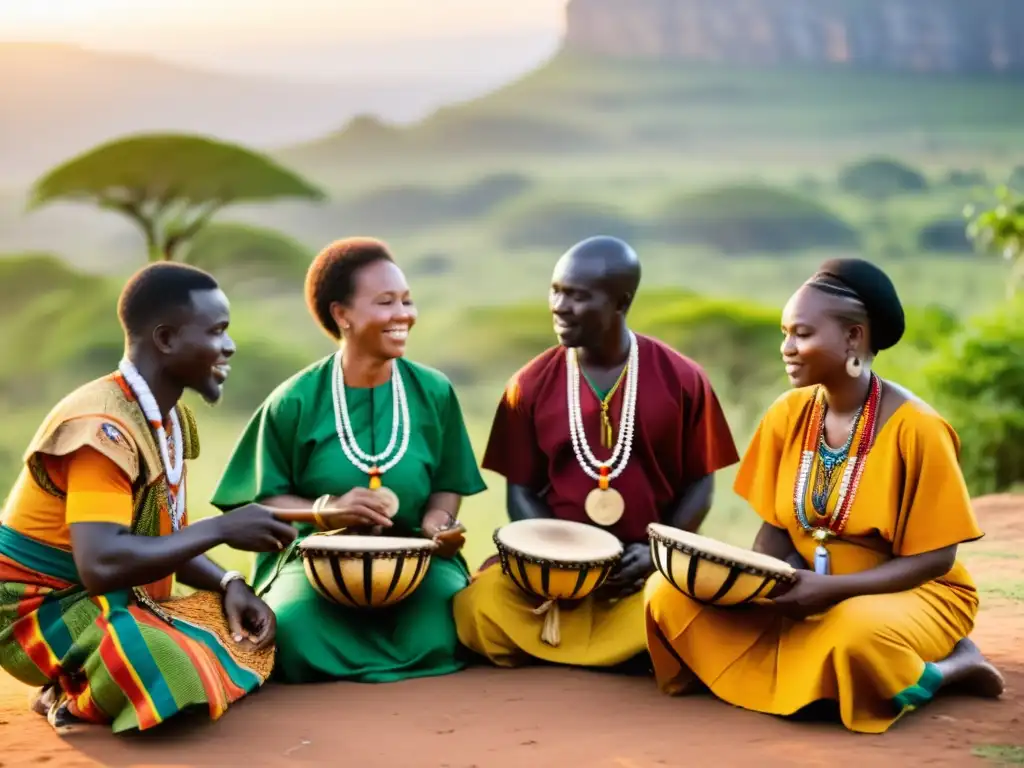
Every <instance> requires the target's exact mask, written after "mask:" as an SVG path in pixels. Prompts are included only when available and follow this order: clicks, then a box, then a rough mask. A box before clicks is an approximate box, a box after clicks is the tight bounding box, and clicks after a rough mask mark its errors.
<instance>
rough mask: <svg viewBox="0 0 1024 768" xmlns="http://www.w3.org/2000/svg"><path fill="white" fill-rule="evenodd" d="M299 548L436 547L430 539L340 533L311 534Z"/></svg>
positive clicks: (377, 549) (387, 549)
mask: <svg viewBox="0 0 1024 768" xmlns="http://www.w3.org/2000/svg"><path fill="white" fill-rule="evenodd" d="M299 548H300V549H315V550H319V551H322V552H351V553H352V554H355V555H358V554H361V553H363V552H383V553H387V552H405V551H408V550H410V549H436V548H437V544H436V543H435V542H434V541H431V540H430V539H417V538H402V537H399V536H354V535H353V536H346V535H345V534H342V533H336V534H330V535H326V536H322V535H317V534H313V535H312V536H310V537H309V538H307V539H303V540H302V541H300V542H299Z"/></svg>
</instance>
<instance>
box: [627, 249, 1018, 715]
mask: <svg viewBox="0 0 1024 768" xmlns="http://www.w3.org/2000/svg"><path fill="white" fill-rule="evenodd" d="M782 330H783V335H784V339H783V343H782V356H783V360H784V362H785V364H786V373H787V374H788V375H789V378H790V381H791V382H792V383H793V385H794V387H796V388H795V389H794V390H793V391H791V392H788V393H786V394H784V395H782V396H781V397H780V398H779V399H778V400H776V402H775V403H774V404H773V405H772V406H771V408H770V409H769V410H768V412H767V414H765V416H764V418H763V419H762V421H761V424H760V425H759V427H758V429H757V432H756V433H755V435H754V437H753V439H752V441H751V443H750V446H749V448H748V449H747V452H746V455H745V457H744V459H743V461H742V463H741V465H740V470H739V472H738V474H737V478H736V482H735V490H736V492H737V493H739V494H740V495H741V496H743V497H744V498H745V499H747V501H748V502H749V503H750V504H751V506H753V508H754V510H755V511H756V512H757V513H758V514H759V515H760V516H761V517H762V518H763V520H764V522H763V524H762V526H761V530H760V532H759V533H758V535H757V537H756V540H755V542H754V549H755V550H757V551H759V552H764V553H767V554H769V555H773V556H775V557H777V558H780V559H783V560H787V561H788V562H790V563H792V564H793V565H795V566H796V567H797V568H799V569H801V570H798V571H797V580H796V582H795V584H794V585H793V586H791V587H789V588H788V589H786V591H784V592H783V591H782V589H778V590H776V591H777V594H776V595H774V596H773V597H774V598H775V599H774V603H773V604H765V605H754V606H751V607H748V608H743V609H729V608H715V607H705V606H702V605H699V604H698V603H696V602H695V601H692V600H690V599H689V598H687V597H685V596H684V595H682V594H681V593H680V592H678V591H677V590H676V589H675V588H674V587H673V586H672V585H671V584H670V583H669V582H668V581H667V580H666V579H665V578H664V577H662V576H661V575H660V574H655V576H654V577H653V578H652V579H651V581H650V582H649V584H648V587H647V590H646V595H645V597H646V601H647V606H646V616H647V636H648V645H649V648H650V651H651V655H652V658H653V661H654V667H655V674H656V676H657V681H658V685H659V687H660V688H661V690H662V691H664V692H666V693H669V694H679V693H683V692H686V691H687V690H689V689H691V688H692V687H693V686H694V685H695V684H696V683H698V682H700V683H703V684H704V685H706V686H707V687H708V688H710V689H711V692H712V693H714V694H715V695H716V696H718V697H719V698H721V699H723V700H725V701H727V702H729V703H731V704H734V705H736V706H740V707H744V708H746V709H751V710H755V711H758V712H765V713H770V714H775V715H792V714H795V713H797V712H798V711H800V710H802V709H803V708H804V707H806V706H807V705H809V704H812V703H814V702H818V701H821V700H831V701H833V702H837V703H838V708H839V712H840V716H841V719H842V722H843V724H844V725H845V726H846V727H847V728H849V729H850V730H853V731H859V732H865V733H881V732H884V731H886V730H887V729H888V728H889V727H890V726H891V725H892V724H893V723H894V722H895V721H896V720H897V719H898V718H899V717H900V716H901V715H903V714H904V713H906V712H908V711H910V710H913V709H915V708H917V707H919V706H921V705H922V704H924V703H925V702H927V701H929V700H930V699H931V698H932V697H933V696H934V695H935V694H936V692H937V691H938V690H939V689H940V688H943V687H945V686H948V685H952V684H962V685H964V686H966V687H968V688H969V689H971V690H973V692H974V693H977V694H979V695H985V696H992V697H995V696H998V695H999V694H1000V693H1001V692H1002V688H1003V681H1002V678H1001V677H1000V675H999V673H998V672H997V671H996V670H995V668H994V667H992V665H991V664H989V663H988V662H987V661H986V660H985V659H984V657H983V656H982V655H981V653H980V652H979V650H978V649H977V647H976V646H975V645H974V643H973V642H972V641H971V640H969V639H967V636H968V635H969V634H970V633H971V630H972V629H973V627H974V620H975V616H976V614H977V611H978V593H977V591H976V589H975V586H974V583H973V582H972V580H971V577H970V576H969V575H968V573H967V570H966V569H965V568H964V566H963V565H962V564H961V563H960V562H958V561H957V559H956V554H957V545H958V544H960V543H962V542H968V541H973V540H975V539H978V538H980V537H981V536H982V533H981V531H980V530H979V529H978V524H977V521H976V520H975V517H974V513H973V511H972V509H971V501H970V498H969V496H968V493H967V488H966V486H965V483H964V479H963V476H962V474H961V471H960V467H959V463H958V459H957V456H958V450H959V439H958V437H957V435H956V433H955V432H954V431H953V429H952V428H951V427H950V426H949V424H947V423H946V421H945V420H943V418H942V417H941V416H939V415H938V414H937V413H935V411H933V410H932V409H931V408H929V406H927V405H926V404H925V403H923V402H921V401H920V400H918V399H917V398H915V397H914V396H913V395H912V394H911V393H909V392H907V391H906V390H905V389H902V388H900V387H899V386H898V385H896V384H894V383H892V382H889V381H883V380H882V379H880V378H879V377H878V376H877V375H875V374H874V373H872V372H871V370H870V364H871V361H872V359H873V357H874V355H875V354H876V353H877V352H878V351H879V350H883V349H888V348H890V347H892V346H894V345H895V344H896V343H897V342H898V341H899V340H900V338H901V336H902V334H903V330H904V318H903V309H902V307H901V305H900V302H899V298H898V297H897V295H896V291H895V288H894V287H893V285H892V283H891V282H890V281H889V279H888V277H887V276H886V275H885V274H884V273H882V272H881V271H880V270H879V269H878V268H877V267H875V266H873V265H872V264H870V263H868V262H865V261H861V260H859V259H842V260H835V261H830V262H827V263H826V264H824V265H822V267H821V269H820V271H819V272H818V273H817V274H815V275H814V276H813V277H812V278H811V279H810V280H809V281H808V282H807V283H805V284H804V286H802V287H801V288H800V290H798V291H797V292H796V294H794V296H793V297H792V298H791V299H790V301H789V303H788V304H787V305H786V308H785V310H784V311H783V316H782ZM807 563H814V566H815V567H814V569H813V570H810V569H808V567H807ZM783 589H784V588H783Z"/></svg>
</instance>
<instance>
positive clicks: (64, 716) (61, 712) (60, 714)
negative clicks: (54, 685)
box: [46, 697, 87, 736]
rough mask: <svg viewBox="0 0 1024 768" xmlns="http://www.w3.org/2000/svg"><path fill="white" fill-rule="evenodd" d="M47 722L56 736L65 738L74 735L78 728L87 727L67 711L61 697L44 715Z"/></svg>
mask: <svg viewBox="0 0 1024 768" xmlns="http://www.w3.org/2000/svg"><path fill="white" fill-rule="evenodd" d="M46 720H47V722H48V723H49V724H50V725H51V726H52V727H53V730H55V731H56V732H57V735H58V736H67V735H70V734H71V733H74V732H75V730H76V729H77V728H79V727H80V726H84V725H87V723H86V722H85V721H84V720H79V719H78V718H77V717H75V716H74V715H73V714H71V712H70V710H69V709H68V704H67V699H66V698H64V697H61V698H60V699H58V700H55V701H54V702H53V706H51V707H50V711H49V712H47V714H46Z"/></svg>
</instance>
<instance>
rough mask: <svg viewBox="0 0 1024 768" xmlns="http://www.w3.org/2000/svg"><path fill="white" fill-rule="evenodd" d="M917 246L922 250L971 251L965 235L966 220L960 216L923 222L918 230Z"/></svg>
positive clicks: (968, 240) (942, 251)
mask: <svg viewBox="0 0 1024 768" xmlns="http://www.w3.org/2000/svg"><path fill="white" fill-rule="evenodd" d="M917 246H918V248H920V249H921V250H923V251H935V252H938V253H971V251H972V250H973V245H972V244H971V240H970V239H969V238H968V237H967V222H966V221H964V220H963V219H962V218H959V219H950V218H943V219H938V220H936V221H932V222H929V223H928V224H925V225H924V226H923V227H921V229H920V230H919V231H918V234H917Z"/></svg>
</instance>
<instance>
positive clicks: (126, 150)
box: [29, 134, 325, 261]
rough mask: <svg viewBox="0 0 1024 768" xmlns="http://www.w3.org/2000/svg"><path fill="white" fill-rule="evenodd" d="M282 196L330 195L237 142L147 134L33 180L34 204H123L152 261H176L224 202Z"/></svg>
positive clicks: (117, 206) (114, 207)
mask: <svg viewBox="0 0 1024 768" xmlns="http://www.w3.org/2000/svg"><path fill="white" fill-rule="evenodd" d="M283 198H302V199H306V200H323V199H324V198H325V195H324V193H323V192H322V191H321V190H320V189H318V188H317V187H315V186H314V185H313V184H311V183H310V182H308V181H306V180H305V179H303V178H302V177H300V176H298V175H297V174H295V173H293V172H292V171H290V170H288V169H286V168H284V167H282V166H280V165H278V164H277V163H275V162H274V161H273V160H271V159H270V158H269V157H267V156H265V155H262V154H259V153H257V152H254V151H252V150H250V149H246V148H245V147H241V146H239V145H237V144H231V143H227V142H222V141H217V140H215V139H210V138H207V137H204V136H193V135H184V134H148V135H140V136H131V137H128V138H124V139H120V140H117V141H113V142H110V143H107V144H103V145H100V146H98V147H96V148H94V149H92V150H89V151H88V152H85V153H83V154H81V155H79V156H78V157H75V158H72V159H71V160H69V161H67V162H66V163H64V164H62V165H60V166H58V167H57V168H54V169H53V170H51V171H50V172H49V173H47V174H46V175H45V176H43V177H42V178H41V179H39V180H38V181H37V182H36V183H35V185H34V186H33V188H32V191H31V197H30V201H29V208H30V210H31V209H35V208H39V207H41V206H43V205H46V204H48V203H53V202H58V201H77V202H87V203H90V204H92V205H96V206H99V207H100V208H103V209H106V210H112V211H117V212H119V213H122V214H124V215H125V216H127V217H128V218H129V219H131V220H132V221H133V222H135V224H136V225H137V226H138V227H139V228H140V229H141V230H142V233H143V236H144V237H145V239H146V247H147V249H148V251H149V260H150V261H162V260H166V261H173V260H175V258H177V257H180V256H181V255H182V253H183V246H185V245H186V244H187V243H189V241H191V240H192V239H193V238H194V237H195V236H196V235H197V234H198V233H199V231H200V230H202V228H203V227H204V226H205V225H206V224H207V223H208V222H209V221H210V219H211V218H212V217H213V215H214V214H216V213H217V212H218V211H219V210H221V209H222V208H224V207H225V206H228V205H232V204H235V203H243V202H250V203H252V202H266V201H270V200H278V199H283ZM182 260H184V259H182Z"/></svg>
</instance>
